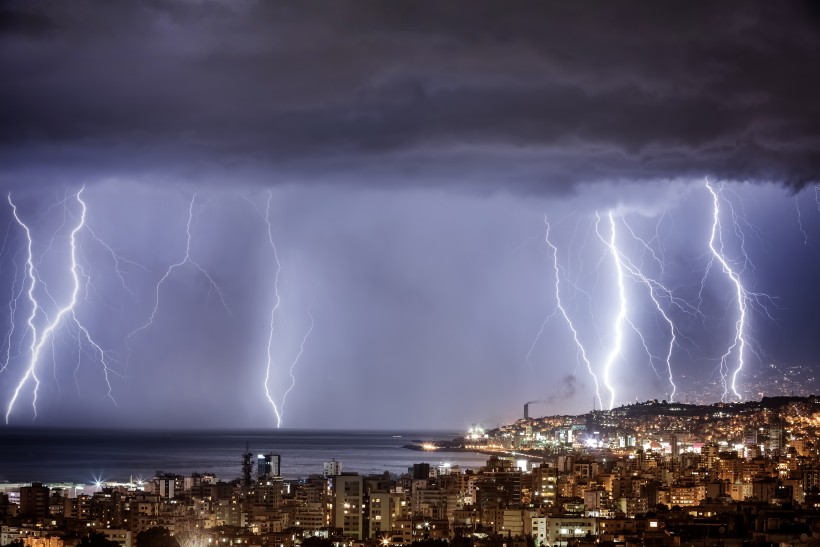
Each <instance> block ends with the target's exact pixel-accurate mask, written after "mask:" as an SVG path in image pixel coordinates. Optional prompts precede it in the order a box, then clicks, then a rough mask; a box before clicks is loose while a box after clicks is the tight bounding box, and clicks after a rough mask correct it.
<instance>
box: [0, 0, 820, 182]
mask: <svg viewBox="0 0 820 547" xmlns="http://www.w3.org/2000/svg"><path fill="white" fill-rule="evenodd" d="M668 8H669V6H658V5H655V4H653V3H650V2H646V3H644V2H638V3H631V4H629V5H602V4H594V5H585V4H583V3H580V4H579V3H572V4H567V5H562V4H557V3H556V4H546V5H545V4H538V5H527V6H524V5H522V6H514V5H513V6H512V7H510V6H509V5H502V4H498V3H470V5H469V6H467V5H460V6H456V5H446V6H445V5H441V4H433V3H424V2H422V3H412V4H395V3H390V4H384V3H355V4H354V3H350V4H347V3H335V4H333V5H325V6H323V7H322V9H318V8H312V7H308V6H303V5H297V4H267V3H256V2H250V3H246V4H242V5H238V4H233V3H221V2H198V3H182V2H153V1H143V2H130V3H125V4H122V3H118V4H112V5H108V4H105V5H100V4H98V3H90V2H89V3H82V2H80V3H72V4H71V5H70V6H68V5H63V4H59V3H55V4H52V3H48V2H30V3H21V4H7V5H6V6H4V7H3V13H2V18H1V19H0V20H2V24H0V41H1V42H2V43H1V44H0V68H1V69H2V71H3V74H4V75H6V76H5V77H4V80H5V83H4V84H3V86H2V88H0V116H2V119H3V120H4V123H3V124H2V125H0V159H2V164H3V165H4V167H3V170H2V176H3V177H4V178H5V179H7V180H11V179H13V178H15V177H17V176H23V175H25V174H26V173H42V172H53V173H57V172H59V173H61V174H62V176H66V177H70V176H71V174H72V173H74V174H77V175H79V176H83V177H87V176H88V175H89V174H93V175H96V176H120V175H135V174H137V175H139V174H145V175H156V174H161V173H177V174H181V175H188V176H202V177H209V176H210V177H212V178H213V179H214V180H226V176H228V175H230V174H232V173H240V172H241V173H245V174H247V176H249V177H253V176H258V177H260V178H262V179H265V180H266V181H267V182H293V181H294V180H297V181H299V180H315V181H347V182H350V183H354V184H364V185H372V186H384V185H389V184H394V183H395V184H402V185H424V184H452V185H456V186H458V185H466V186H479V187H482V188H487V189H493V188H505V189H512V190H519V191H525V192H538V193H556V192H562V191H568V190H571V189H572V187H573V186H574V185H576V184H579V183H594V182H598V181H622V180H630V181H634V180H648V181H650V180H651V181H654V180H665V179H677V178H681V177H692V176H698V177H699V176H704V175H711V176H715V177H718V178H725V179H735V180H766V181H774V182H779V183H783V184H787V185H791V186H794V187H800V186H802V185H804V184H807V183H810V182H815V181H817V180H818V178H820V177H818V175H817V174H818V169H819V168H820V154H818V153H817V150H818V149H820V106H818V104H820V103H818V101H816V100H815V99H814V96H815V93H816V90H817V89H818V87H820V85H818V84H820V71H817V70H816V69H815V68H814V66H815V64H816V61H817V59H818V58H820V38H818V37H820V32H818V30H820V29H818V25H817V21H818V19H817V16H816V15H817V12H816V8H813V7H812V6H811V4H810V3H806V4H800V3H789V4H787V5H782V4H773V3H758V4H748V3H746V4H732V3H721V4H720V5H709V6H693V7H691V8H689V7H686V6H674V8H675V9H674V10H672V9H668ZM695 8H697V9H695ZM228 178H230V177H228Z"/></svg>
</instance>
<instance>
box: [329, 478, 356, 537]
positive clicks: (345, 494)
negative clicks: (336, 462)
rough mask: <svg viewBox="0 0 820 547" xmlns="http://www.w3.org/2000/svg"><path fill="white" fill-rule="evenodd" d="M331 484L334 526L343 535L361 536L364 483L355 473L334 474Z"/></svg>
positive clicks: (332, 523)
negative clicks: (339, 529)
mask: <svg viewBox="0 0 820 547" xmlns="http://www.w3.org/2000/svg"><path fill="white" fill-rule="evenodd" d="M331 480H332V481H333V483H332V485H331V500H332V504H333V511H332V522H331V525H332V526H333V527H334V528H341V530H342V534H343V535H345V536H353V537H355V538H357V539H362V538H363V532H364V530H363V526H362V525H363V522H362V521H363V518H362V517H363V512H364V507H363V504H364V492H363V490H364V488H363V486H364V483H363V481H362V477H361V476H360V475H358V474H357V473H345V474H342V475H335V476H334V477H333V478H332V479H331Z"/></svg>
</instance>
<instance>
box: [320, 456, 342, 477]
mask: <svg viewBox="0 0 820 547" xmlns="http://www.w3.org/2000/svg"><path fill="white" fill-rule="evenodd" d="M322 474H323V475H324V476H325V477H332V476H333V475H341V474H342V462H337V461H336V460H331V461H329V462H325V465H324V470H323V473H322Z"/></svg>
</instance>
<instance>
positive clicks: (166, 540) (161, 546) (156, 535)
mask: <svg viewBox="0 0 820 547" xmlns="http://www.w3.org/2000/svg"><path fill="white" fill-rule="evenodd" d="M136 546H137V547H179V542H178V541H177V540H176V539H175V538H174V536H172V535H171V532H169V531H168V528H164V527H162V526H155V527H154V528H151V529H150V530H146V531H144V532H140V533H139V534H137V544H136Z"/></svg>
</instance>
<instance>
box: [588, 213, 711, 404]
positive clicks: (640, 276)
mask: <svg viewBox="0 0 820 547" xmlns="http://www.w3.org/2000/svg"><path fill="white" fill-rule="evenodd" d="M610 222H612V213H610ZM621 223H622V224H623V225H624V227H626V229H627V231H628V232H629V233H630V235H631V236H632V237H633V238H634V239H635V240H637V241H638V242H640V243H641V245H642V246H643V247H644V248H645V249H648V250H649V252H650V254H651V255H652V257H653V259H654V260H655V261H657V262H658V263H659V264H661V265H662V264H663V263H662V261H661V260H660V259H659V258H658V256H657V255H656V254H655V253H654V252H653V251H652V249H651V247H650V246H649V244H648V243H647V242H646V241H644V240H643V239H641V238H640V237H638V236H637V235H636V234H635V231H634V230H633V229H632V227H631V226H629V224H628V223H627V222H626V220H625V219H624V218H621ZM612 226H613V227H614V223H612ZM604 243H605V244H607V245H608V246H609V245H611V247H610V251H611V252H613V253H614V257H615V260H616V261H617V262H618V263H619V264H620V267H621V268H622V269H624V270H625V271H626V272H627V273H629V275H630V276H631V277H632V278H633V279H634V280H636V281H637V282H639V283H641V284H643V285H644V286H645V287H646V289H647V292H648V295H649V298H650V299H651V300H652V303H653V304H654V306H655V309H656V310H657V311H658V313H659V314H660V316H661V317H662V318H663V320H664V322H665V323H666V325H667V326H668V327H669V344H668V345H667V348H666V355H665V358H664V362H665V364H666V373H667V379H668V381H669V385H670V387H671V392H670V394H669V400H670V402H671V401H674V399H675V393H676V392H677V386H676V385H675V378H674V374H673V372H672V354H673V352H674V349H675V347H677V346H678V335H679V332H678V329H677V327H676V326H675V322H674V321H673V320H672V318H671V317H670V315H669V313H667V312H666V310H665V309H664V307H663V306H662V305H661V301H662V300H663V301H666V302H669V303H670V304H671V305H673V306H676V307H677V308H679V309H680V310H681V311H683V312H684V313H687V314H690V315H697V310H696V309H695V308H693V307H692V306H690V305H689V304H688V303H686V302H685V301H683V300H681V299H678V298H677V297H676V296H675V295H674V293H673V292H672V291H671V290H670V289H669V288H667V287H666V286H665V285H664V284H663V283H662V282H661V281H658V280H657V279H655V278H653V277H650V276H648V275H646V274H645V273H644V272H643V271H642V269H641V268H640V267H639V266H637V265H636V264H635V263H634V262H633V261H632V260H630V259H629V258H628V257H627V256H626V255H625V254H624V253H623V252H622V251H621V250H620V249H619V248H618V247H617V245H615V237H612V238H611V239H610V242H609V243H607V242H606V241H604ZM661 275H662V274H661ZM626 319H627V322H628V324H629V325H630V326H631V327H632V329H633V330H634V331H635V333H636V334H637V335H638V337H639V338H640V339H641V343H642V344H643V347H644V350H646V353H647V354H648V355H649V358H650V363H652V362H653V361H654V359H656V357H655V356H654V355H653V353H652V352H651V351H650V350H649V346H648V344H647V342H646V339H645V338H644V335H643V333H642V332H641V330H640V329H639V328H638V327H637V326H636V325H635V324H634V323H633V322H632V321H631V320H629V318H628V317H627V318H626ZM680 336H681V337H684V336H683V335H680ZM684 338H685V337H684ZM686 339H687V340H689V341H690V342H692V343H694V342H693V341H692V340H691V339H688V338H686ZM652 368H653V369H654V368H655V367H654V364H653V365H652ZM655 372H656V374H657V370H656V371H655Z"/></svg>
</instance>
